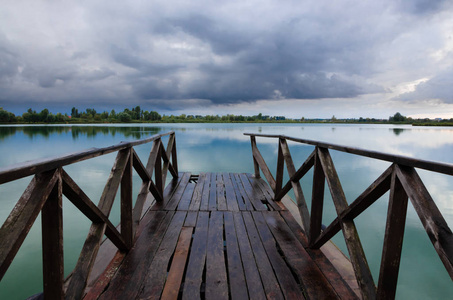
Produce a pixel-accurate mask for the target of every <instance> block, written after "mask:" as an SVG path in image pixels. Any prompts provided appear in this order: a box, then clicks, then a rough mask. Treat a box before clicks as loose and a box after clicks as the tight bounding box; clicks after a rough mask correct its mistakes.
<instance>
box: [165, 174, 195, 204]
mask: <svg viewBox="0 0 453 300" xmlns="http://www.w3.org/2000/svg"><path fill="white" fill-rule="evenodd" d="M189 179H190V173H184V175H182V178H181V181H180V182H179V185H178V187H177V188H176V190H175V192H174V193H173V195H171V197H170V199H169V200H168V202H167V204H166V205H165V209H166V210H176V207H178V204H179V201H180V200H181V197H182V195H183V194H184V190H185V189H186V186H187V184H188V183H189Z"/></svg>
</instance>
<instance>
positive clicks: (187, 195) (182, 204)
mask: <svg viewBox="0 0 453 300" xmlns="http://www.w3.org/2000/svg"><path fill="white" fill-rule="evenodd" d="M194 188H195V183H193V182H189V183H187V186H186V189H185V190H184V193H183V194H182V197H181V200H180V201H179V204H178V210H189V206H190V202H191V200H192V195H193V191H194Z"/></svg>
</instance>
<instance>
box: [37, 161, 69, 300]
mask: <svg viewBox="0 0 453 300" xmlns="http://www.w3.org/2000/svg"><path fill="white" fill-rule="evenodd" d="M60 171H61V169H59V170H58V171H57V173H58V174H57V176H58V181H57V182H56V183H55V185H54V187H53V189H52V192H51V193H50V195H49V198H47V201H46V203H45V204H44V206H43V208H42V212H41V219H42V222H41V227H42V265H43V266H42V267H43V292H44V297H45V298H46V299H64V291H63V282H64V260H63V203H62V191H63V184H62V180H61V176H60Z"/></svg>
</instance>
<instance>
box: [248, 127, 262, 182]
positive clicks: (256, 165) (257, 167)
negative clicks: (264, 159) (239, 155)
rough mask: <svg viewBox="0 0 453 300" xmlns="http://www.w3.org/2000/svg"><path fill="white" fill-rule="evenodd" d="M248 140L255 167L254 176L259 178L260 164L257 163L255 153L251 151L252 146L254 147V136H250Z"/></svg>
mask: <svg viewBox="0 0 453 300" xmlns="http://www.w3.org/2000/svg"><path fill="white" fill-rule="evenodd" d="M250 142H251V144H252V157H253V167H254V169H255V177H256V178H260V177H261V174H260V165H259V164H258V161H257V160H256V157H255V154H254V153H253V148H255V147H256V139H255V137H254V136H251V137H250Z"/></svg>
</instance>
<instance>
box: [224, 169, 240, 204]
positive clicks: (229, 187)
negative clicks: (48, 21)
mask: <svg viewBox="0 0 453 300" xmlns="http://www.w3.org/2000/svg"><path fill="white" fill-rule="evenodd" d="M222 177H223V182H224V184H225V195H226V202H227V207H228V210H229V211H239V205H238V201H237V198H236V193H235V192H234V188H233V183H232V182H231V179H230V174H228V173H227V172H224V173H222Z"/></svg>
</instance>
